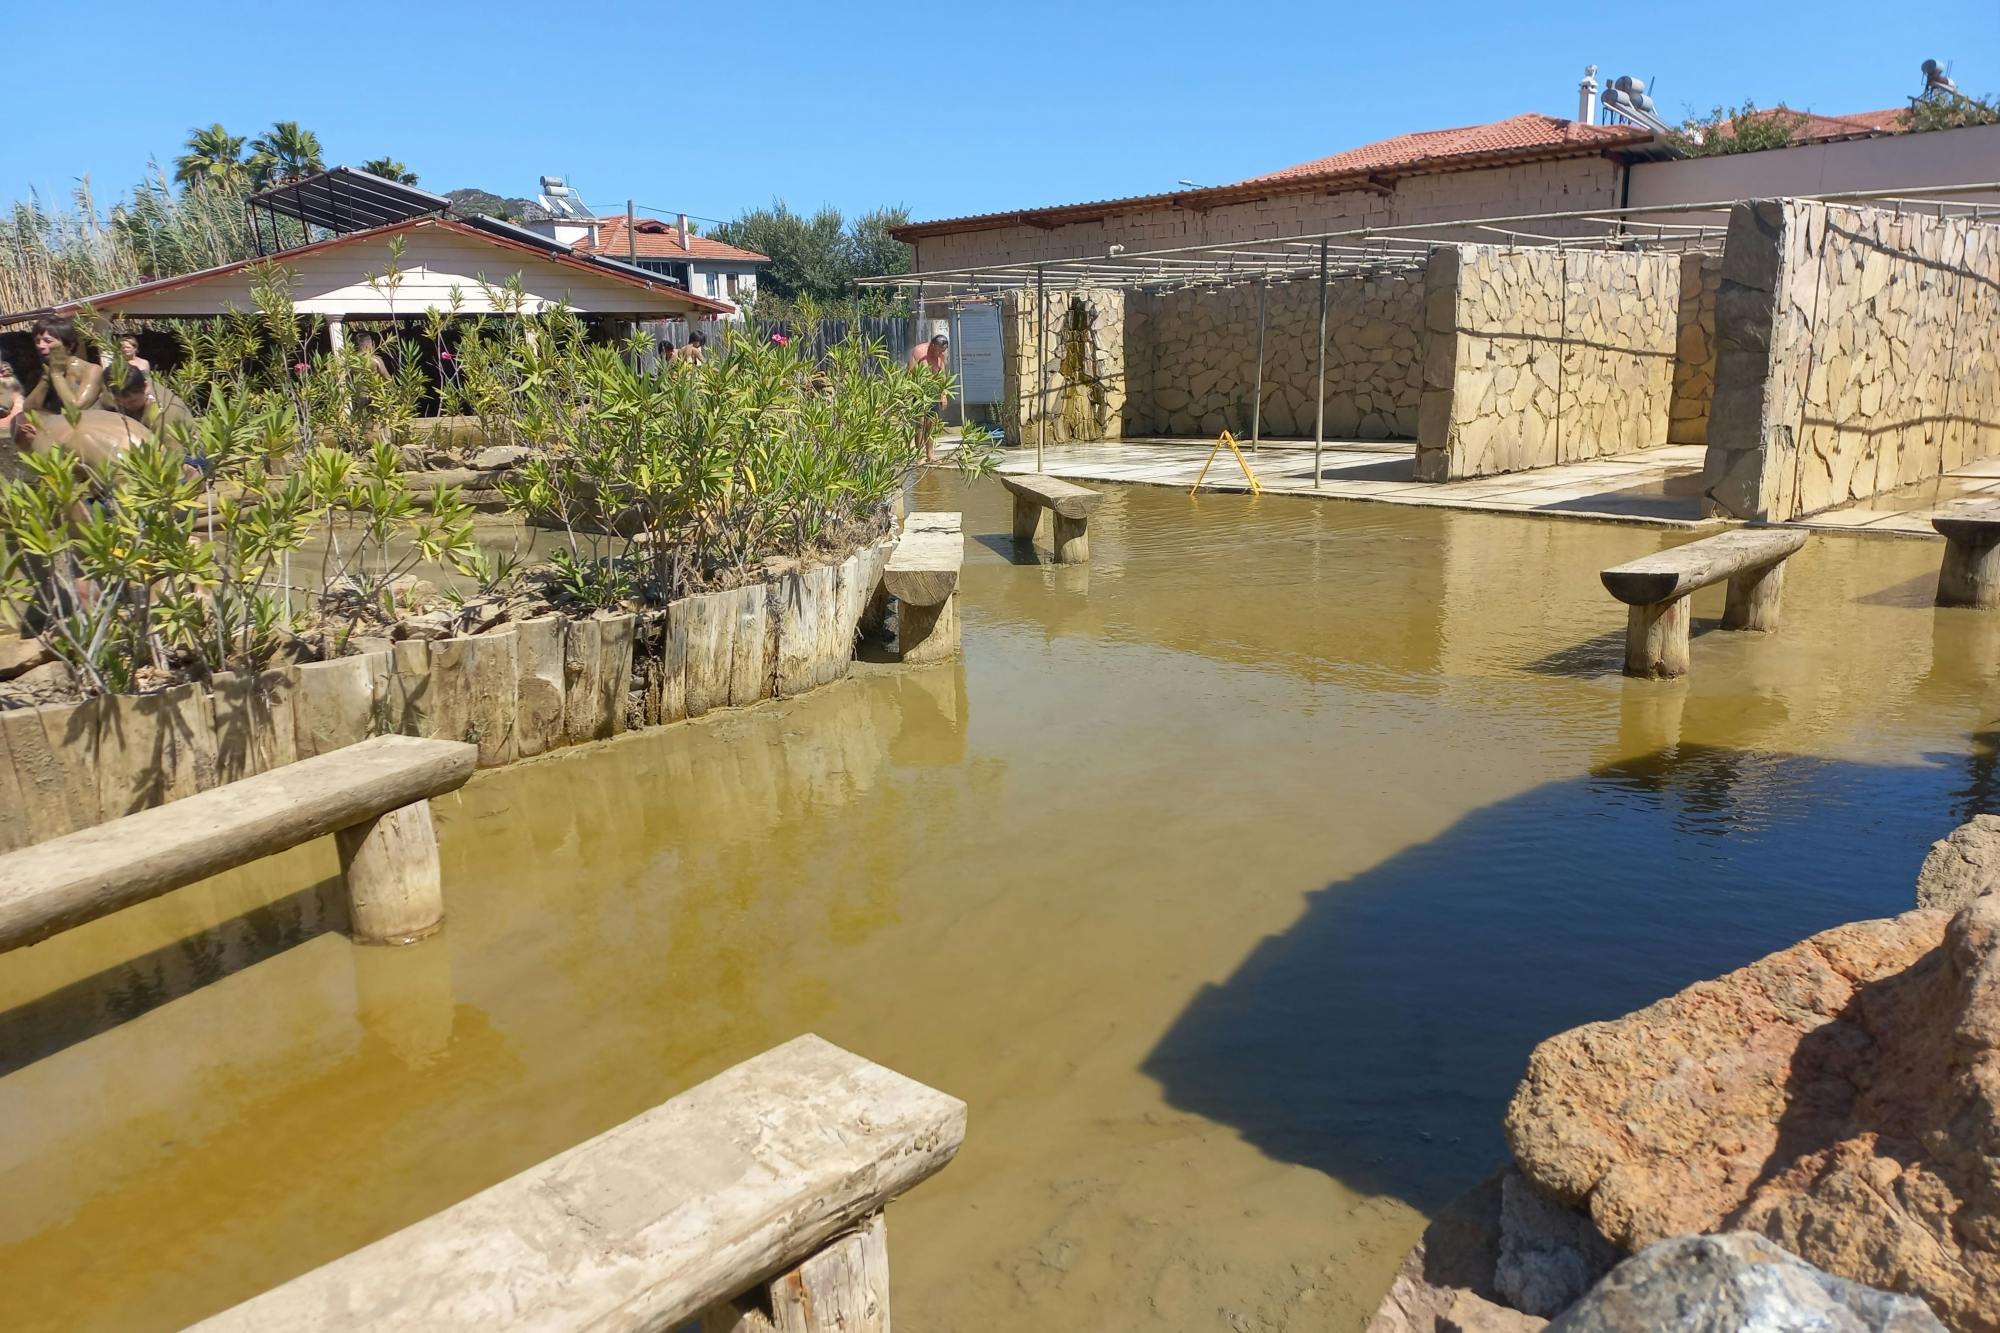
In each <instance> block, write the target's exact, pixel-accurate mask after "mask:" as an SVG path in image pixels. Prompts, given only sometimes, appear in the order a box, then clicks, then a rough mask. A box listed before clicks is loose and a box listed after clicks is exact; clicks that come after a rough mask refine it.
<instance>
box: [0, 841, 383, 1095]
mask: <svg viewBox="0 0 2000 1333" xmlns="http://www.w3.org/2000/svg"><path fill="white" fill-rule="evenodd" d="M347 926H348V921H347V894H346V891H345V888H344V887H343V885H342V884H341V882H340V880H339V879H338V878H337V877H336V878H328V879H323V880H321V881H319V882H318V883H316V884H311V885H308V886H307V887H305V888H303V889H300V890H299V891H298V892H296V893H292V894H288V895H287V896H285V897H283V898H280V899H278V900H277V901H275V902H271V903H267V904H265V905H263V906H261V907H258V908H256V909H255V910H253V911H249V912H245V913H244V914H243V915H241V916H238V917H235V918H232V919H231V920H228V921H224V922H222V923H220V924H218V925H215V926H212V927H210V928H209V929H207V930H202V931H197V932H195V933H194V934H191V935H188V936H186V937H184V938H182V939H178V940H175V941H174V942H173V943H171V944H166V945H162V946H161V947H159V948H157V949H154V950H151V951H150V952H147V953H144V954H141V955H139V956H138V957H135V958H130V959H127V960H125V961H123V962H120V963H118V964H116V965H115V966H112V967H107V968H104V969H103V970H101V971H98V972H95V973H92V974H91V975H89V976H87V977H82V978H79V979H78V980H76V981H73V982H71V983H69V984H68V985H66V986H62V987H60V988H58V989H56V990H53V991H50V992H49V993H48V994H46V995H42V996H39V997H37V998H36V999H34V1000H31V1001H29V1002H27V1003H25V1004H21V1005H16V1006H15V1007H13V1008H11V1009H7V1010H0V1076H4V1075H7V1074H11V1073H13V1072H14V1071H16V1070H18V1069H22V1068H25V1067H26V1066H28V1065H31V1064H33V1063H34V1062H35V1061H37V1060H41V1059H45V1058H47V1057H48V1056H51V1055H54V1054H56V1053H57V1052H58V1051H61V1050H64V1049H66V1048H67V1047H70V1046H74V1045H76V1044H77V1043H79V1042H82V1041H87V1040H88V1039H90V1038H91V1037H95V1036H97V1035H99V1034H100V1033H104V1032H108V1031H110V1030H111V1029H112V1028H115V1027H117V1026H119V1025H120V1024H122V1023H129V1022H131V1021H132V1020H133V1019H135V1018H138V1017H139V1016H141V1015H142V1014H146V1013H149V1012H151V1011H152V1010H154V1009H157V1008H159V1007H160V1006H161V1005H163V1004H167V1003H169V1002H171V1001H173V1000H178V999H180V998H181V997H182V996H184V995H188V994H191V993H193V992H194V991H197V990H199V989H201V988H202V987H204V986H210V985H213V984H214V983H216V982H218V981H221V980H222V979H223V978H224V977H228V976H233V975H234V974H236V973H238V972H241V971H242V970H244V969H245V968H247V967H252V966H254V965H256V964H258V963H261V962H264V961H265V960H266V959H270V958H275V957H276V956H277V955H279V954H281V953H283V952H285V951H286V950H288V949H293V948H296V947H298V946H299V945H301V944H304V943H305V942H306V941H308V940H310V939H313V938H314V937H316V936H318V935H322V934H325V933H326V932H328V931H341V932H344V931H345V930H346V929H347Z"/></svg>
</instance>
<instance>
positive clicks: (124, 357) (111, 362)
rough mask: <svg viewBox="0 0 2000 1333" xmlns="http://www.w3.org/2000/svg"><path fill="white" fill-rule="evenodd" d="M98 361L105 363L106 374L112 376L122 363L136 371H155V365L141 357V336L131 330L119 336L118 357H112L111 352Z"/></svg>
mask: <svg viewBox="0 0 2000 1333" xmlns="http://www.w3.org/2000/svg"><path fill="white" fill-rule="evenodd" d="M98 360H99V361H101V362H102V363H103V365H104V370H105V373H106V374H110V372H111V371H113V370H115V369H116V368H117V366H118V363H119V362H121V361H122V362H124V364H125V365H126V366H128V367H130V368H131V369H134V370H144V371H147V372H151V370H152V369H153V363H152V362H151V361H148V360H147V359H146V358H145V357H143V356H140V355H139V335H138V334H136V333H133V332H131V331H129V330H126V331H123V332H121V333H119V335H118V355H117V356H116V357H114V356H112V354H111V353H110V352H109V351H106V352H105V353H104V355H103V356H101V357H99V358H98ZM112 378H113V379H114V380H115V379H116V378H117V376H115V375H113V376H112Z"/></svg>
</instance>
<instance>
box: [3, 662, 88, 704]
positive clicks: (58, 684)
mask: <svg viewBox="0 0 2000 1333" xmlns="http://www.w3.org/2000/svg"><path fill="white" fill-rule="evenodd" d="M80 693H81V691H80V690H78V688H77V684H76V677H75V676H74V675H72V674H71V672H70V669H69V663H67V662H61V661H54V662H44V663H42V664H41V665H40V666H35V667H29V668H28V669H27V670H25V671H23V672H22V673H21V674H20V675H18V676H15V677H14V678H13V679H12V680H10V681H7V682H6V687H5V690H4V694H5V698H6V706H8V707H12V708H32V707H36V706H38V705H41V704H59V703H67V702H68V701H70V700H71V699H75V698H77V697H78V696H79V694H80Z"/></svg>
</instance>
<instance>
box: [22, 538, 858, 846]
mask: <svg viewBox="0 0 2000 1333" xmlns="http://www.w3.org/2000/svg"><path fill="white" fill-rule="evenodd" d="M894 544H895V538H894V536H893V535H892V536H889V537H885V538H883V539H882V540H881V541H878V542H876V543H874V544H872V545H869V546H865V547H863V548H861V549H860V550H858V551H856V552H854V553H853V554H852V555H850V556H849V557H848V558H847V559H846V560H843V561H841V562H840V563H839V564H834V565H820V566H815V567H813V568H810V569H804V570H798V571H794V572H789V573H786V574H783V575H781V576H779V577H777V578H776V579H773V580H772V581H771V582H768V583H758V584H751V585H749V586H747V587H743V588H737V589H733V590H731V591H729V592H718V593H702V594H700V595H698V596H693V597H687V598H683V599H682V600H680V601H678V602H674V603H672V604H671V605H669V606H668V607H666V609H664V610H661V611H650V612H645V613H641V614H638V615H629V614H628V615H616V616H598V617H595V618H592V619H588V620H565V619H564V618H562V617H561V616H554V615H551V616H544V617H542V618H540V619H537V620H528V621H521V622H516V623H514V624H509V625H505V626H502V627H500V628H498V629H495V630H492V631H489V632H488V633H485V634H479V635H473V636H469V637H465V638H454V639H438V640H434V641H430V642H425V641H423V640H417V639H409V640H404V641H402V642H399V643H397V644H396V645H395V646H394V648H393V649H391V650H389V651H387V652H374V653H363V654H359V655H357V656H353V657H340V658H335V659H333V660H331V661H326V662H306V663H301V664H299V665H297V666H294V667H287V668H278V669H272V670H268V671H258V672H246V673H236V672H228V673H224V674H222V675H219V676H217V677H216V678H215V679H214V681H213V682H212V684H211V687H210V688H208V689H204V688H202V687H201V686H198V685H181V686H177V687H175V688H173V689H170V690H163V691H161V692H159V693H157V694H146V695H109V696H104V697H101V698H97V699H91V700H87V701H86V702H83V703H77V704H56V705H51V706H49V707H44V708H19V709H8V710H4V711H0V852H5V851H11V850H13V849H14V848H17V847H25V846H28V845H30V844H32V843H37V842H43V841H45V840H47V839H49V838H58V837H61V836H62V835H64V834H66V833H74V832H75V831H77V830H78V829H84V828H89V827H91V826H92V825H94V824H99V823H102V822H104V821H105V820H109V819H116V818H118V817H119V816H121V815H127V814H131V813H133V812H134V811H137V810H144V809H148V808H150V807H152V806H156V805H162V804H165V803H166V802H168V801H174V800H178V799H180V798H181V797H183V796H190V795H193V794H194V793H195V792H198V791H207V790H209V789H210V788H212V787H216V786H220V785H221V784H223V783H226V782H233V781H235V780H237V779H238V778H246V777H250V776H252V775H254V774H257V773H263V772H267V771H269V770H271V769H274V768H279V767H282V766H284V765H286V764H289V763H292V762H294V761H295V760H299V759H308V758H311V757H312V756H314V755H318V754H325V753H327V752H329V751H331V750H337V749H340V748H341V747H343V746H347V745H353V744H355V743H357V742H359V741H362V740H365V739H367V738H368V737H370V736H380V735H388V734H392V733H393V734H402V735H407V736H428V737H436V738H441V739H445V740H459V741H468V742H470V743H472V744H474V745H477V746H478V747H479V766H480V767H481V768H496V767H499V766H500V765H502V764H509V763H512V762H514V761H515V760H516V759H526V758H531V757H533V756H535V755H538V754H543V753H546V752H547V751H549V750H553V749H558V748H560V747H562V746H565V745H579V744H582V743H583V742H585V741H593V740H602V739H604V738H606V737H609V736H615V735H617V734H618V733H620V732H622V731H624V730H626V729H627V728H628V727H633V728H636V727H649V726H657V725H660V724H662V723H668V722H678V721H680V720H681V719H682V718H686V717H699V716H700V715H701V714H703V713H706V712H708V711H710V710H711V709H715V708H729V707H734V708H740V707H744V706H746V705H748V704H753V703H756V702H757V701H758V700H760V699H770V698H788V697H790V696H792V695H795V694H801V693H804V692H805V691H806V690H810V689H814V688H816V687H818V686H821V685H826V684H829V683H831V682H833V681H835V680H837V679H839V678H840V677H842V676H844V675H846V674H847V670H848V665H849V663H850V662H851V661H852V659H853V647H854V640H855V635H856V633H857V630H858V627H859V622H860V620H861V617H862V612H863V610H864V608H865V607H866V606H867V604H868V603H869V602H870V601H871V600H872V599H873V597H874V594H875V591H876V589H877V587H878V586H879V585H880V583H881V578H882V567H883V565H884V564H886V563H887V561H888V558H889V551H890V548H891V547H892V546H893V545H894Z"/></svg>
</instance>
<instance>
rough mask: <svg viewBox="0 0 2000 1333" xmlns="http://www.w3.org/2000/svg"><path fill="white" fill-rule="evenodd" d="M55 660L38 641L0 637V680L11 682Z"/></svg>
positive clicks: (51, 653) (11, 636) (48, 650)
mask: <svg viewBox="0 0 2000 1333" xmlns="http://www.w3.org/2000/svg"><path fill="white" fill-rule="evenodd" d="M55 660H56V655H55V653H54V652H53V651H51V650H50V648H49V646H48V645H47V644H45V643H43V642H42V641H41V640H40V639H35V638H29V639H17V638H15V637H14V636H13V635H11V634H9V635H0V680H12V679H14V678H15V677H16V676H19V675H23V674H24V673H26V672H29V671H32V670H34V669H35V668H36V667H38V666H47V665H48V664H49V663H51V662H53V661H55Z"/></svg>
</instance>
